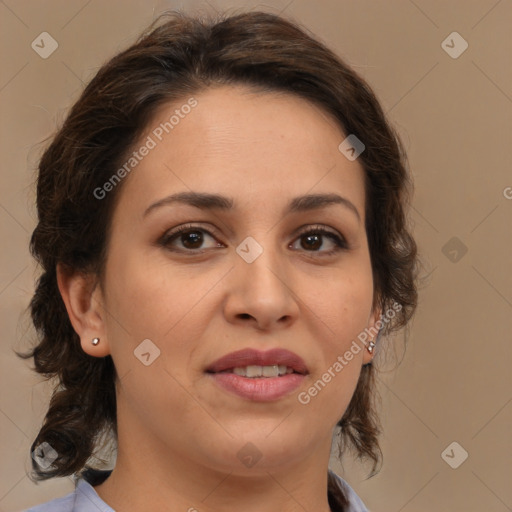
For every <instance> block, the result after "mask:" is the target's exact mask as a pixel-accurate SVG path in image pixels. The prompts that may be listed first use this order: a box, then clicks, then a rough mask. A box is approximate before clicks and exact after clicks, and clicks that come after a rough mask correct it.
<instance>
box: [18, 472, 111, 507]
mask: <svg viewBox="0 0 512 512" xmlns="http://www.w3.org/2000/svg"><path fill="white" fill-rule="evenodd" d="M24 512H115V511H114V509H113V508H111V507H109V506H108V505H107V504H106V503H105V502H104V501H103V500H102V499H101V498H100V497H99V496H98V494H97V493H96V491H95V490H94V487H93V486H92V485H91V484H89V483H88V482H86V481H85V480H82V479H80V480H79V481H78V483H77V486H76V487H75V490H74V491H73V492H70V493H69V494H67V495H66V496H63V497H62V498H57V499H54V500H52V501H48V502H47V503H43V504H41V505H36V506H35V507H32V508H29V509H27V510H25V511H24Z"/></svg>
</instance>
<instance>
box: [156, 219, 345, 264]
mask: <svg viewBox="0 0 512 512" xmlns="http://www.w3.org/2000/svg"><path fill="white" fill-rule="evenodd" d="M194 231H200V232H203V233H206V234H208V235H209V236H211V237H212V238H216V237H215V234H214V233H211V232H210V231H209V230H208V229H205V228H203V227H200V226H196V225H194V224H184V225H183V226H180V227H178V228H176V229H175V230H173V231H171V232H167V233H165V234H164V236H163V237H162V238H161V239H160V242H159V244H160V245H162V246H164V247H166V248H167V249H169V250H171V251H173V252H181V253H189V254H190V255H197V254H203V253H205V252H206V251H207V250H208V249H206V250H205V249H170V247H169V246H170V243H171V242H172V241H174V240H175V239H177V238H178V237H179V236H180V235H182V234H184V233H190V232H194ZM308 235H322V236H326V237H328V238H330V239H331V240H332V241H333V242H334V244H335V245H336V247H335V248H334V249H331V250H329V251H308V250H305V249H304V250H305V252H311V253H318V254H320V255H322V256H332V255H333V254H335V253H337V252H339V251H343V250H347V249H348V248H349V247H348V244H347V242H346V241H345V239H344V238H342V237H339V236H338V235H336V234H335V233H333V232H332V231H328V230H326V229H325V228H324V227H323V226H321V225H315V226H313V227H310V228H308V229H306V230H304V231H301V232H300V233H299V234H298V235H297V238H296V240H297V239H300V238H301V237H305V236H308ZM290 245H291V244H290Z"/></svg>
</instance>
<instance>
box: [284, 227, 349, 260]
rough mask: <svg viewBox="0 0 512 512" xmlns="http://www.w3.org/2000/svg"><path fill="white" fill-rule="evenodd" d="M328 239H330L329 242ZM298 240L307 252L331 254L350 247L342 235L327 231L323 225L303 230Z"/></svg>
mask: <svg viewBox="0 0 512 512" xmlns="http://www.w3.org/2000/svg"><path fill="white" fill-rule="evenodd" d="M326 239H327V240H328V242H327V244H326ZM297 240H298V241H300V246H301V248H302V249H303V250H305V251H306V252H316V253H319V255H323V256H325V255H327V256H329V255H332V254H334V253H336V252H338V251H340V250H343V249H348V246H347V243H346V241H345V240H344V239H343V238H342V237H340V236H338V235H337V234H336V233H334V232H332V231H327V230H326V229H325V228H323V227H322V226H318V227H314V228H310V229H308V230H307V231H304V232H302V233H301V234H300V235H299V237H298V239H297ZM291 245H293V244H291ZM326 245H327V248H326ZM329 245H330V248H329ZM322 248H323V250H322Z"/></svg>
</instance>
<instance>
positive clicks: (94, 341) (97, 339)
mask: <svg viewBox="0 0 512 512" xmlns="http://www.w3.org/2000/svg"><path fill="white" fill-rule="evenodd" d="M99 342H100V339H99V338H93V340H92V342H91V343H92V344H93V345H94V346H96V345H97V344H98V343H99Z"/></svg>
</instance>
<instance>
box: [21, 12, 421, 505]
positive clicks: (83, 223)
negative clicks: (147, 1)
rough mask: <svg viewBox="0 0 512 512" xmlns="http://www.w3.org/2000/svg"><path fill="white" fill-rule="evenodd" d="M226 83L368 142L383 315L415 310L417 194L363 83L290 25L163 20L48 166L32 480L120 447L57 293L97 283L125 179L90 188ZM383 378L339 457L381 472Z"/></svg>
mask: <svg viewBox="0 0 512 512" xmlns="http://www.w3.org/2000/svg"><path fill="white" fill-rule="evenodd" d="M230 84H233V85H246V86H249V87H253V88H257V89H259V90H264V91H281V92H286V93H289V94H294V95H297V96H299V97H301V98H303V99H305V100H308V101H310V102H313V103H314V104H315V105H317V106H319V107H320V108H321V109H323V111H325V112H327V113H328V114H330V115H331V116H332V117H333V118H334V119H335V120H336V121H337V122H338V123H339V126H340V128H341V129H342V131H343V132H344V133H345V134H347V135H348V134H355V135H356V136H357V137H358V138H359V139H360V140H361V141H363V143H364V144H365V146H366V148H365V150H364V152H363V153H362V154H361V155H360V156H359V157H358V161H359V162H360V164H361V165H362V167H363V168H364V171H365V193H366V201H365V203H366V226H365V227H366V233H367V238H368V242H369V251H370V257H371V265H372V272H373V276H374V306H375V307H380V308H381V309H382V311H383V312H384V311H387V310H389V308H390V307H391V305H392V304H394V303H398V304H400V305H401V306H402V308H401V310H400V311H398V312H397V313H396V315H395V317H394V318H393V319H392V320H391V321H390V322H388V323H386V324H385V326H384V328H383V330H382V333H381V334H386V333H390V332H391V331H394V330H397V329H400V328H401V327H403V326H405V325H406V324H407V322H408V321H409V319H410V318H411V316H412V314H413V312H414V310H415V308H416V303H417V288H416V268H417V248H416V244H415V242H414V240H413V238H412V236H411V235H410V232H409V230H408V227H407V223H406V207H407V205H408V202H409V201H410V195H411V189H412V186H411V181H410V176H409V173H408V171H407V170H406V156H405V153H404V151H403V148H402V145H401V143H400V139H399V137H398V135H397V134H396V132H395V131H394V130H393V128H392V127H391V126H390V125H389V124H388V122H387V120H386V118H385V115H384V113H383V111H382V109H381V107H380V105H379V103H378V101H377V99H376V97H375V95H374V94H373V92H372V91H371V89H370V87H369V86H368V85H367V83H366V82H365V81H364V80H363V79H362V78H361V77H360V76H358V75H357V74H356V73H355V72H354V71H353V70H352V69H351V68H350V67H349V66H348V65H347V64H346V63H344V62H343V60H341V59H340V58H339V57H338V56H336V55H335V54H334V53H333V52H332V51H331V50H329V49H328V48H327V47H326V46H324V45H323V44H322V43H321V42H319V41H317V40H316V39H315V38H314V37H313V36H312V35H310V34H309V33H308V31H307V30H306V29H304V28H302V27H300V26H299V25H297V24H296V23H293V22H291V21H288V20H286V19H284V18H282V17H279V16H276V15H272V14H269V13H264V12H250V13H242V14H237V15H234V16H228V15H226V14H224V15H221V16H219V17H218V18H216V19H211V18H206V17H205V18H200V17H191V16H187V15H185V14H183V13H179V12H170V13H165V14H164V15H162V16H161V17H160V18H159V19H157V20H156V22H155V23H154V24H153V25H151V26H150V27H149V29H148V30H147V31H146V32H145V33H144V34H143V35H142V36H141V37H140V38H139V39H138V41H137V42H136V43H135V44H134V45H132V46H131V47H129V48H128V49H126V50H125V51H122V52H121V53H119V54H118V55H116V56H114V57H113V58H112V59H111V60H110V61H109V62H107V63H106V64H105V65H103V67H101V69H100V70H99V71H98V73H97V74H96V76H95V77H94V78H93V79H92V80H91V82H90V83H89V84H88V85H87V87H86V88H85V90H84V91H83V93H82V94H81V96H80V98H79V99H78V101H77V102H76V103H75V104H74V105H73V107H72V108H71V110H70V112H69V114H68V116H67V118H66V120H65V121H64V123H63V125H62V127H61V128H60V129H59V131H58V132H57V133H56V134H55V136H54V137H53V139H52V141H51V143H50V144H49V146H48V147H47V149H46V150H45V152H44V154H43V156H42V158H41V160H40V164H39V170H38V177H37V213H38V224H37V226H36V228H35V230H34V232H33V234H32V237H31V240H30V250H31V253H32V255H33V256H34V257H35V258H36V259H37V261H38V263H39V264H40V266H41V267H42V274H41V276H40V278H39V280H38V282H37V287H36V291H35V294H34V296H33V297H32V300H31V302H30V306H29V309H30V313H31V318H32V321H33V323H34V326H35V328H36V332H37V334H38V340H37V344H36V345H35V346H33V347H32V348H31V350H30V352H28V353H25V354H18V355H19V356H20V357H23V358H25V359H26V358H33V359H34V366H35V368H34V369H35V371H36V372H38V373H40V374H42V375H44V376H45V377H46V378H55V379H56V382H57V384H56V386H55V389H54V392H53V395H52V398H51V401H50V404H49V409H48V412H47V414H46V417H45V419H44V423H43V425H42V428H41V429H40V431H39V433H38V435H37V437H36V439H35V440H34V443H33V444H32V446H31V451H33V450H35V448H36V447H38V446H39V445H40V444H41V443H43V442H47V443H49V444H50V445H51V446H52V447H53V448H54V449H55V450H56V452H57V453H58V458H57V459H56V460H55V461H54V462H53V464H52V466H50V467H49V468H46V469H43V468H41V467H39V465H38V464H36V462H35V461H32V465H33V474H32V475H31V478H32V479H33V480H34V481H39V480H44V479H48V478H52V477H59V476H60V477H62V476H67V475H72V474H75V475H76V474H79V473H80V472H81V474H82V475H83V474H84V471H85V470H88V471H89V470H90V468H89V467H88V466H87V462H88V461H89V460H90V458H91V457H92V456H93V454H95V453H96V450H97V449H98V444H100V440H101V439H100V436H101V435H102V434H105V433H110V434H111V435H113V439H114V440H115V439H117V428H116V395H115V385H116V369H115V366H114V363H113V360H112V358H111V357H110V356H106V357H103V358H96V357H91V356H89V355H87V354H86V353H84V352H83V350H82V349H81V347H80V339H79V337H78V335H77V334H76V333H75V331H74V330H73V327H72V326H71V323H70V320H69V318H68V315H67V312H66V308H65V306H64V302H63V300H62V298H61V295H60V293H59V290H58V287H57V274H56V269H57V264H61V265H63V267H64V268H67V269H69V270H71V271H74V272H83V273H93V275H96V276H97V278H98V279H99V280H100V281H101V279H102V275H103V271H104V262H105V255H106V250H107V243H108V238H109V229H110V221H111V218H112V213H113V209H114V207H115V205H116V198H117V197H118V196H119V194H120V192H121V190H122V183H120V184H119V185H118V186H117V187H115V188H114V190H113V191H111V192H110V193H109V194H107V195H106V197H105V198H104V199H103V200H97V199H95V196H94V190H95V189H96V188H97V187H101V186H102V184H104V183H105V182H107V181H108V179H109V178H110V177H111V176H112V175H113V174H114V172H115V171H116V169H118V168H119V166H120V165H122V162H123V161H124V159H125V156H126V155H127V154H129V153H130V151H131V150H133V146H134V144H135V143H136V142H137V140H138V137H139V136H140V135H141V134H142V132H143V130H144V129H145V127H146V126H147V124H148V122H149V120H150V119H151V117H152V115H153V114H154V113H155V111H156V109H158V108H159V107H160V106H161V105H163V104H165V103H168V102H172V101H178V100H182V99H183V98H185V97H188V96H190V95H191V94H197V93H199V92H201V91H203V90H205V89H207V88H208V87H216V86H220V85H230ZM340 142H341V141H340ZM375 371H376V370H375V368H374V365H373V364H371V363H370V364H368V365H365V366H363V367H362V370H361V375H360V378H359V382H358V384H357V387H356V390H355V393H354V395H353V397H352V400H351V402H350V404H349V406H348V408H347V410H346V412H345V413H344V415H343V417H342V418H341V419H340V421H339V423H338V425H339V427H341V428H340V429H339V441H340V445H339V446H340V458H341V455H342V453H343V452H344V451H345V449H348V448H352V449H355V453H356V454H357V455H358V457H359V458H361V459H369V460H370V461H371V462H372V463H373V466H372V474H374V472H375V468H376V467H377V465H378V463H379V462H380V460H381V456H382V454H381V451H380V448H379V443H378V435H379V433H380V426H379V422H378V418H377V415H376V407H375V403H374V397H375V389H374V388H375V386H374V379H375ZM328 497H329V503H330V505H331V508H332V509H333V510H339V511H341V510H343V509H344V507H345V505H346V503H347V501H346V498H345V497H344V496H343V493H342V492H341V490H340V489H339V488H338V487H337V485H336V484H335V482H334V480H333V479H332V478H331V477H329V487H328Z"/></svg>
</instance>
